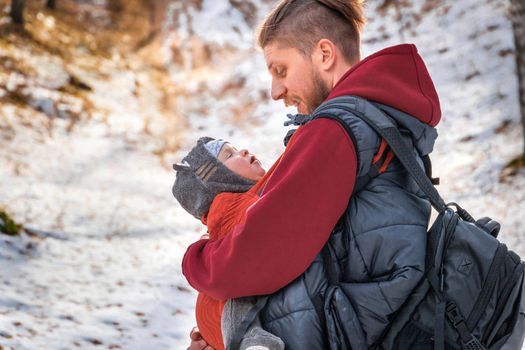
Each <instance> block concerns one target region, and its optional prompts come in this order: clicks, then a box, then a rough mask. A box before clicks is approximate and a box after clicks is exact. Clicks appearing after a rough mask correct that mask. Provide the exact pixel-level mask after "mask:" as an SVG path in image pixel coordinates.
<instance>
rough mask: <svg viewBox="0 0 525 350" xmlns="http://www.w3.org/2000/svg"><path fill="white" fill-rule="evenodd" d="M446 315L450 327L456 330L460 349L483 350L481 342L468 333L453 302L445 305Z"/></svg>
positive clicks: (461, 316)
mask: <svg viewBox="0 0 525 350" xmlns="http://www.w3.org/2000/svg"><path fill="white" fill-rule="evenodd" d="M446 314H447V317H448V320H449V321H450V323H452V326H454V328H455V329H456V331H457V332H458V334H459V337H460V338H461V348H462V349H464V350H485V349H486V348H485V347H484V346H483V344H481V342H480V341H479V340H478V339H477V338H476V337H475V336H474V335H472V333H471V332H470V330H469V329H468V327H467V324H466V322H465V318H464V317H463V315H462V314H461V311H460V310H459V308H458V307H457V305H456V304H455V303H453V302H448V303H447V309H446Z"/></svg>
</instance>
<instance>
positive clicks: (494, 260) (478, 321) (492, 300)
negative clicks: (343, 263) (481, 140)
mask: <svg viewBox="0 0 525 350" xmlns="http://www.w3.org/2000/svg"><path fill="white" fill-rule="evenodd" d="M334 108H336V109H342V110H345V111H347V112H350V113H353V114H354V115H356V116H357V117H359V118H361V119H362V120H363V121H364V122H366V123H367V124H368V125H369V126H370V127H371V128H372V129H373V130H374V131H375V132H377V133H378V134H379V135H380V136H381V137H382V138H383V139H384V140H385V141H386V142H387V144H388V145H389V147H390V149H391V150H392V151H393V152H394V154H395V155H396V156H397V158H398V159H399V161H400V162H401V163H402V164H403V166H404V167H405V168H406V170H407V172H408V173H409V174H410V175H411V176H412V177H413V179H414V181H415V182H416V183H417V184H418V186H419V187H420V189H421V190H422V191H423V192H424V193H425V194H426V195H427V197H428V199H429V201H430V203H431V204H432V206H433V207H434V209H435V210H436V211H437V212H438V216H437V218H436V219H435V221H434V223H433V224H432V226H431V227H430V229H429V230H428V236H427V247H426V264H425V266H426V268H425V278H423V279H422V280H421V282H420V283H419V285H418V286H417V287H416V288H415V289H414V290H413V292H412V293H411V295H410V297H409V298H408V300H406V302H405V304H404V305H403V306H402V308H401V309H400V310H399V311H398V313H397V314H396V317H395V318H394V319H393V320H392V323H391V325H390V327H389V329H388V331H387V332H386V334H384V336H383V339H382V342H381V344H378V345H377V348H378V349H394V348H398V349H413V348H414V347H413V346H412V345H410V344H411V343H410V341H409V339H410V338H414V334H413V333H414V330H418V331H419V332H421V333H419V334H425V335H427V336H428V339H429V342H428V344H427V345H426V346H425V347H418V349H434V350H444V349H465V350H477V349H490V350H497V349H505V350H511V349H516V350H519V349H521V346H522V344H523V340H524V336H525V296H524V294H525V287H524V284H525V280H524V270H525V263H524V262H522V261H521V259H520V257H519V256H518V255H517V254H516V253H514V252H512V251H510V250H508V249H507V247H506V246H505V245H504V244H503V243H501V242H499V241H498V240H497V236H498V233H499V231H500V225H499V223H497V222H495V221H493V220H491V219H490V218H487V217H484V218H481V219H478V220H475V219H474V218H473V217H472V216H471V215H470V214H469V213H468V212H467V211H466V210H465V209H463V208H462V207H460V206H459V205H458V204H456V203H446V202H445V201H444V200H443V199H442V197H441V196H440V194H439V193H438V191H437V190H436V188H435V187H434V183H435V181H433V180H434V179H432V178H431V172H430V166H428V165H429V164H430V163H429V162H428V161H427V162H424V163H425V168H426V169H425V170H426V171H424V170H423V169H422V167H421V166H420V165H419V163H418V160H417V159H416V157H415V156H414V155H413V153H412V151H413V147H412V146H411V145H409V144H408V143H407V142H406V141H405V139H404V138H403V136H402V133H401V131H400V128H399V127H398V125H397V124H396V122H395V121H394V120H393V119H392V118H391V117H389V116H388V115H387V114H386V113H385V112H384V111H383V110H381V109H379V108H378V107H377V106H376V105H374V104H373V103H371V102H369V101H367V100H364V99H362V98H359V97H354V96H342V97H337V98H334V99H332V100H329V101H327V102H325V103H323V104H321V105H320V106H319V107H318V108H317V109H316V110H315V111H314V112H313V113H312V116H309V117H307V116H304V115H297V116H289V117H290V119H292V120H291V122H288V124H304V123H305V122H307V121H309V120H312V119H315V118H330V119H335V120H337V121H338V122H340V123H341V124H342V125H343V126H344V122H343V121H342V120H340V119H338V117H337V116H335V115H327V113H326V111H327V110H328V109H332V110H333V109H334ZM298 121H299V122H298ZM345 129H346V130H347V131H348V128H346V127H345ZM290 134H291V133H289V135H290ZM289 135H288V138H289ZM350 136H353V135H350ZM377 175H378V172H377V169H374V168H372V169H371V173H370V174H369V175H368V180H369V179H370V178H372V177H375V176H377ZM357 180H358V181H357V183H358V185H359V186H360V187H361V186H362V185H363V183H362V182H363V181H362V179H357ZM360 180H361V181H360ZM366 180H367V179H365V181H366ZM323 254H325V255H326V256H325V257H324V261H325V266H326V269H327V271H328V272H329V274H330V275H331V276H332V278H331V283H334V284H336V283H340V282H343V283H344V281H338V280H337V277H334V275H335V272H334V271H336V270H337V268H335V267H334V266H333V264H335V263H334V259H333V257H330V256H328V255H329V252H328V250H326V249H325V250H323ZM328 326H330V325H328ZM333 327H336V328H337V331H338V332H342V331H343V332H344V329H345V327H344V326H343V325H333ZM346 329H348V328H347V327H346ZM349 332H351V330H350V331H347V333H349ZM341 337H344V338H348V339H352V337H351V335H349V334H346V335H345V334H341ZM349 342H350V344H345V345H344V346H342V348H345V349H352V348H354V349H356V348H362V346H361V345H358V344H355V345H356V346H353V345H352V344H351V341H349ZM332 348H333V347H332ZM337 348H341V345H340V344H339V345H338V346H337Z"/></svg>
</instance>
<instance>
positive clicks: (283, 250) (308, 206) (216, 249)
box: [182, 119, 357, 300]
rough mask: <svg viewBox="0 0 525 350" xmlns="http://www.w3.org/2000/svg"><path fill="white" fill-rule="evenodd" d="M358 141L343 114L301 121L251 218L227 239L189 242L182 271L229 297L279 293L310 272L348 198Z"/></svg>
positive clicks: (210, 291)
mask: <svg viewBox="0 0 525 350" xmlns="http://www.w3.org/2000/svg"><path fill="white" fill-rule="evenodd" d="M356 163H357V161H356V152H355V148H354V145H353V143H352V141H351V139H350V137H349V136H348V134H347V133H346V131H345V130H344V129H343V127H342V126H341V125H339V123H338V122H336V121H334V120H329V119H317V120H314V121H312V122H310V123H308V124H306V125H304V126H302V127H300V128H299V129H298V130H297V132H296V135H294V137H293V142H290V145H289V146H288V149H287V150H286V152H285V154H284V156H283V157H282V159H281V162H280V163H279V165H278V166H277V168H276V169H275V172H274V173H273V175H272V176H270V179H269V181H268V183H267V185H266V187H265V189H264V193H263V195H262V196H261V198H260V199H259V200H258V201H257V202H256V203H255V204H254V205H253V206H252V207H250V208H249V209H248V211H247V213H246V220H245V222H244V223H243V224H240V225H237V226H235V227H234V229H233V230H232V231H231V232H230V233H229V234H228V235H226V236H225V237H224V238H222V239H218V240H199V241H197V242H195V243H193V244H192V245H190V246H189V248H188V250H187V251H186V254H185V255H184V258H183V262H182V271H183V274H184V276H186V278H187V280H188V282H189V284H190V285H191V286H192V287H194V288H195V289H196V290H198V291H199V292H202V293H205V294H207V295H209V296H211V297H213V298H216V299H219V300H225V299H230V298H237V297H242V296H248V295H262V294H271V293H273V292H275V291H277V290H278V289H280V288H282V287H284V286H285V285H287V284H288V283H289V282H291V281H292V280H294V279H295V278H296V277H298V276H299V275H300V274H302V273H303V272H304V271H305V270H306V269H307V268H308V266H309V265H310V264H311V262H312V261H313V260H314V258H315V256H316V255H317V254H318V253H319V252H320V251H321V249H322V247H323V246H324V244H325V243H326V241H327V240H328V237H329V236H330V233H331V231H332V229H333V227H334V226H335V224H336V223H337V221H338V220H339V218H340V217H341V215H342V214H343V212H344V210H345V209H346V207H347V205H348V200H349V197H350V195H351V193H352V190H353V187H354V182H355V177H356V167H357V164H356Z"/></svg>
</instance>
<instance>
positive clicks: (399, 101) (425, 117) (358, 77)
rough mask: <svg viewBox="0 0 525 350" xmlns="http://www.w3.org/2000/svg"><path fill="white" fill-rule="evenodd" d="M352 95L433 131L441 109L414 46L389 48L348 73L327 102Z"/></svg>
mask: <svg viewBox="0 0 525 350" xmlns="http://www.w3.org/2000/svg"><path fill="white" fill-rule="evenodd" d="M345 95H355V96H359V97H362V98H365V99H367V100H369V101H370V102H376V103H379V104H382V105H386V106H389V107H392V108H394V109H396V110H398V111H401V112H403V113H405V114H408V115H410V116H412V117H414V118H416V119H417V120H419V121H421V122H423V123H425V124H427V125H429V126H431V127H434V126H436V125H437V124H438V123H439V120H440V119H441V108H440V105H439V97H438V95H437V92H436V89H435V87H434V83H433V82H432V79H431V78H430V75H429V74H428V70H427V68H426V66H425V63H424V62H423V59H422V58H421V56H420V55H419V54H418V52H417V48H416V46H415V45H413V44H403V45H397V46H392V47H388V48H386V49H383V50H381V51H378V52H376V53H374V54H372V55H370V56H368V57H366V58H365V59H363V60H362V61H360V62H359V63H358V64H356V65H355V66H353V67H352V68H351V69H349V70H348V71H347V72H346V73H345V74H344V75H343V76H342V77H341V79H340V80H339V82H338V83H337V84H336V85H335V86H334V88H333V89H332V91H331V92H330V94H329V95H328V97H327V100H330V99H332V98H335V97H338V96H345Z"/></svg>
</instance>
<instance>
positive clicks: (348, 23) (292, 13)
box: [257, 0, 366, 64]
mask: <svg viewBox="0 0 525 350" xmlns="http://www.w3.org/2000/svg"><path fill="white" fill-rule="evenodd" d="M363 3H364V0H281V1H280V2H279V3H278V4H277V5H276V6H275V8H274V9H273V10H272V12H270V14H269V15H268V17H266V19H265V20H264V22H263V23H262V24H261V27H260V29H259V35H258V40H257V41H258V44H259V46H260V47H261V48H263V49H264V47H266V45H268V44H270V43H273V42H278V43H280V44H283V45H285V46H287V47H293V48H296V49H297V50H299V51H300V52H301V53H302V54H303V55H304V56H306V57H309V56H310V55H311V53H312V50H313V48H314V47H315V45H316V44H317V43H318V42H319V40H321V39H323V38H324V39H329V40H330V41H332V42H333V43H334V44H335V45H336V46H337V47H338V48H339V49H340V50H341V51H342V53H343V56H344V58H345V60H346V61H347V62H348V63H351V64H354V63H357V62H358V61H359V58H360V52H359V43H360V32H361V28H362V27H363V25H364V24H365V22H366V19H365V16H364V13H363Z"/></svg>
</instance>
